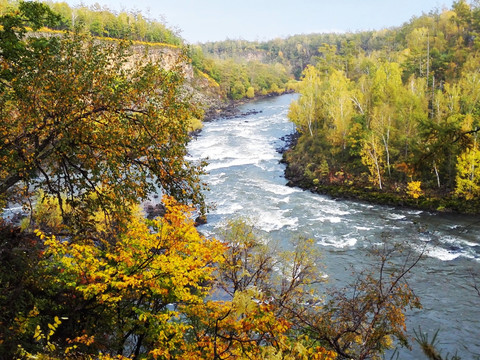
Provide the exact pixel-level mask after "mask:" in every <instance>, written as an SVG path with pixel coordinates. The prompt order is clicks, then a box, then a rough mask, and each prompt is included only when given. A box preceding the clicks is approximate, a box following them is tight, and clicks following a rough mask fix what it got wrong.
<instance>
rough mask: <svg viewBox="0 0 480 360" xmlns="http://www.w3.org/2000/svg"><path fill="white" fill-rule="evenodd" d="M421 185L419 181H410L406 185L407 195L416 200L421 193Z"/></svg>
mask: <svg viewBox="0 0 480 360" xmlns="http://www.w3.org/2000/svg"><path fill="white" fill-rule="evenodd" d="M421 185H422V182H421V181H410V182H409V183H408V184H407V194H408V195H409V196H411V197H412V198H414V199H418V198H419V197H420V196H421V195H422V193H423V191H422V188H421Z"/></svg>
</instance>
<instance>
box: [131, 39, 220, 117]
mask: <svg viewBox="0 0 480 360" xmlns="http://www.w3.org/2000/svg"><path fill="white" fill-rule="evenodd" d="M132 50H133V54H134V55H133V58H132V66H133V62H134V61H135V59H136V57H135V54H138V56H144V55H146V56H147V58H148V59H149V60H151V61H158V62H159V63H160V64H161V66H162V67H164V68H165V69H167V70H168V69H171V68H173V67H174V66H176V65H177V64H178V63H179V61H180V64H181V65H182V68H183V71H184V75H185V84H184V89H185V90H186V96H189V97H190V99H191V101H192V102H194V103H195V104H197V105H198V106H200V107H201V108H202V109H203V110H204V111H205V112H206V113H207V112H209V111H211V110H212V109H218V108H222V107H223V106H224V105H225V99H223V98H222V95H221V92H220V88H219V86H218V84H217V83H215V81H213V80H212V79H210V78H209V77H208V76H206V75H205V74H203V73H201V72H200V71H198V70H197V69H194V68H193V66H192V64H191V63H190V61H189V59H188V58H187V57H185V56H183V50H182V49H181V48H179V47H176V46H171V45H166V44H165V45H163V44H154V45H150V44H135V43H134V44H133V45H132Z"/></svg>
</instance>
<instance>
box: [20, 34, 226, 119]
mask: <svg viewBox="0 0 480 360" xmlns="http://www.w3.org/2000/svg"><path fill="white" fill-rule="evenodd" d="M63 34H64V33H63V32H61V31H48V32H31V33H28V34H27V36H33V37H51V36H58V37H60V36H62V35H63ZM98 41H105V42H109V41H117V40H114V39H102V38H99V39H98ZM131 46H132V48H131V50H132V57H131V59H130V61H129V62H128V63H127V66H132V67H133V66H135V62H136V61H138V60H139V58H141V57H143V56H145V55H146V57H147V59H148V60H151V61H153V62H157V61H158V62H159V64H160V66H162V67H163V68H165V69H167V70H168V69H171V68H173V67H175V66H176V65H178V64H179V62H180V64H181V66H182V68H183V71H184V76H185V84H184V89H185V90H186V94H185V96H188V97H189V98H190V99H191V101H192V102H194V103H196V104H197V105H198V106H200V107H201V108H202V109H203V110H204V111H205V112H208V111H209V110H210V109H218V108H222V107H223V106H224V105H225V99H223V98H222V95H221V92H220V89H219V87H218V84H216V83H215V82H214V81H212V79H209V78H208V77H207V76H205V75H204V74H202V73H201V72H199V71H198V70H195V69H194V68H193V66H192V64H191V63H190V61H189V59H188V57H186V56H184V55H183V49H182V48H180V47H178V46H175V45H169V44H151V43H139V42H133V43H132V45H131Z"/></svg>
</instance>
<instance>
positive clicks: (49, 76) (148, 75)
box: [0, 3, 202, 229]
mask: <svg viewBox="0 0 480 360" xmlns="http://www.w3.org/2000/svg"><path fill="white" fill-rule="evenodd" d="M28 4H32V3H28ZM22 6H23V5H20V9H21V11H20V13H18V15H5V16H4V17H2V18H0V21H3V23H4V24H5V21H7V20H8V19H11V18H12V19H16V21H18V22H21V21H23V19H24V17H26V16H27V15H28V14H29V11H30V10H29V8H28V7H27V8H26V9H25V10H23V7H22ZM40 9H43V10H45V9H46V7H40ZM43 10H42V11H43ZM45 11H46V10H45ZM8 21H10V20H8ZM19 24H20V23H19ZM18 26H20V25H17V26H16V27H15V29H14V30H11V29H10V28H8V27H7V26H6V25H4V28H3V29H2V30H1V31H0V36H7V35H8V34H9V33H10V32H11V31H14V33H13V34H14V37H13V38H12V39H13V40H12V41H11V42H2V43H1V44H0V50H1V51H2V53H4V54H9V56H3V57H2V58H1V59H0V60H1V62H2V69H4V72H3V73H2V74H1V75H2V76H1V78H0V80H2V82H1V84H3V86H2V87H0V104H1V112H0V120H1V121H0V123H1V125H0V133H1V134H2V138H1V142H0V160H1V162H2V168H1V169H0V200H1V201H15V200H18V201H21V202H22V203H28V201H29V199H30V197H31V196H32V195H33V192H34V191H35V190H36V189H39V188H40V189H42V190H43V191H44V192H45V193H47V194H50V195H54V196H55V197H56V198H57V199H58V203H59V206H60V209H61V211H62V215H64V214H66V213H65V211H64V210H62V209H64V208H65V206H69V207H70V208H71V209H73V210H74V211H72V212H70V213H69V219H68V220H67V219H66V218H65V220H66V222H65V225H67V226H72V227H73V228H77V229H79V228H78V227H80V228H84V227H85V226H87V224H88V223H89V220H88V219H89V218H90V217H91V215H92V213H94V212H95V211H96V210H98V209H104V210H107V211H108V210H112V209H115V214H116V215H115V216H116V217H117V219H116V221H120V220H121V217H122V212H124V211H127V212H128V208H129V207H130V204H131V203H133V202H136V201H138V200H139V199H145V198H146V197H147V196H148V194H151V193H152V192H157V191H158V189H162V190H163V191H164V192H165V193H167V194H170V195H173V196H175V197H176V198H177V199H179V200H182V201H185V202H189V201H190V202H193V203H196V204H200V206H202V205H201V203H202V195H201V192H200V188H201V187H202V186H201V183H200V181H199V179H198V175H199V174H200V173H201V169H200V167H199V166H197V165H195V164H192V163H190V162H188V161H187V160H185V155H186V151H187V150H186V144H187V142H188V140H189V137H188V130H189V125H190V119H191V118H192V117H194V116H195V115H196V114H195V112H196V111H195V109H194V108H193V107H192V106H191V105H190V104H189V103H188V98H187V97H186V96H185V94H183V90H182V88H181V86H182V82H183V75H182V74H183V71H182V66H183V64H184V63H185V59H184V58H183V56H182V54H181V53H180V52H179V53H178V59H177V62H176V64H173V66H172V67H171V68H170V70H165V69H163V68H162V67H161V65H160V64H159V63H155V62H152V61H150V60H149V59H147V58H146V57H145V58H142V57H140V58H138V57H137V58H135V59H134V58H132V56H131V55H132V54H131V52H130V50H129V47H128V44H127V43H122V42H118V43H103V42H98V41H96V40H95V39H93V38H92V37H91V36H89V35H84V34H81V33H72V34H65V35H64V36H61V37H58V38H57V37H54V38H49V39H45V38H36V37H24V35H25V28H24V27H22V26H23V25H22V26H20V27H18ZM5 34H7V35H5ZM12 49H13V50H12ZM10 55H12V56H10ZM132 104H135V106H132ZM39 175H41V176H39ZM112 220H113V219H112ZM87 227H88V226H87Z"/></svg>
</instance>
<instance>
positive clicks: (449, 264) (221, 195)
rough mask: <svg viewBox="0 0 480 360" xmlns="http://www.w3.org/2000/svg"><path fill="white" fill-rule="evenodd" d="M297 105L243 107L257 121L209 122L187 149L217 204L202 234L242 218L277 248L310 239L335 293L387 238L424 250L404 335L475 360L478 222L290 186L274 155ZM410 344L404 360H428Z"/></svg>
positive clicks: (479, 314)
mask: <svg viewBox="0 0 480 360" xmlns="http://www.w3.org/2000/svg"><path fill="white" fill-rule="evenodd" d="M295 96H296V95H294V94H289V95H282V96H279V97H274V98H268V99H264V100H260V101H257V102H252V103H249V104H247V105H243V106H242V108H241V109H240V110H241V111H242V112H247V111H251V110H255V111H257V112H258V113H255V114H251V115H248V116H246V117H238V118H230V119H218V120H215V121H213V122H209V123H206V124H205V127H204V129H203V131H202V132H201V134H200V135H199V136H198V138H197V139H196V140H193V141H191V143H190V145H189V153H190V156H191V158H192V159H201V158H208V162H209V165H208V166H207V168H206V170H207V171H208V174H207V175H206V176H205V177H204V180H205V181H206V183H207V184H208V185H209V187H210V191H209V192H208V193H206V198H207V202H209V203H211V204H214V205H215V208H214V209H213V210H211V212H210V213H209V215H208V223H207V224H206V225H202V226H201V227H200V231H202V232H204V233H206V234H210V235H214V234H215V233H216V231H217V230H218V229H219V227H221V226H222V224H223V223H224V222H225V220H227V219H230V218H232V217H236V216H246V217H249V218H251V219H252V220H253V221H254V222H255V223H256V225H257V227H258V228H260V229H261V230H263V231H265V232H266V233H268V234H269V236H270V237H271V238H274V239H277V240H279V241H285V242H287V240H288V239H290V238H291V237H294V236H298V235H303V236H307V237H310V238H313V239H315V243H316V246H318V247H319V248H320V249H321V251H322V253H323V259H324V262H325V269H324V271H325V272H326V273H327V274H328V275H329V283H330V284H332V285H338V286H342V285H344V284H346V283H347V281H349V280H350V279H351V272H352V269H353V271H360V270H362V269H364V268H365V267H368V266H370V264H369V260H366V259H367V258H366V252H367V249H368V248H369V247H370V244H371V243H372V242H373V243H375V242H377V243H378V242H379V241H380V240H381V238H382V237H383V236H384V235H385V234H387V237H388V238H389V239H390V240H389V241H394V242H401V243H404V244H405V245H407V246H408V247H410V248H411V249H413V250H414V251H416V252H418V253H419V252H420V251H422V250H423V249H425V250H426V256H425V257H424V259H423V260H421V261H420V263H419V264H418V265H417V266H416V267H415V268H414V270H413V271H412V273H411V274H410V281H409V282H410V285H411V286H412V288H413V289H414V291H415V293H416V294H417V295H418V296H419V297H420V299H421V302H422V305H423V309H421V310H415V311H411V312H409V314H408V318H407V327H408V328H409V332H410V333H411V334H413V329H416V330H418V328H419V326H421V329H422V331H423V332H426V333H429V334H430V337H432V336H433V334H434V333H435V331H436V330H438V329H439V335H438V339H439V344H440V348H441V349H442V354H443V355H446V354H447V353H450V355H452V354H455V353H458V355H460V356H461V357H462V359H464V360H467V359H476V358H480V296H479V294H477V292H476V290H475V289H474V288H473V285H474V280H473V277H472V274H476V275H477V281H478V282H479V285H480V222H479V220H480V219H478V218H477V217H469V216H459V215H451V214H450V215H448V214H435V213H430V212H425V211H417V210H411V209H398V208H394V207H386V206H379V205H371V204H366V203H361V202H354V201H347V200H335V199H332V198H329V197H327V196H322V195H317V194H312V193H310V192H307V191H303V190H301V189H298V188H290V187H287V186H286V185H285V184H286V182H287V181H286V180H285V178H284V174H283V173H284V165H282V164H280V163H279V160H280V159H281V155H280V154H279V153H278V152H277V149H278V148H280V147H282V146H284V145H285V143H284V142H283V140H281V138H282V137H284V136H285V135H287V134H290V133H292V132H293V130H294V126H293V124H292V123H291V122H289V121H288V118H287V112H288V107H289V104H290V102H291V101H292V100H293V99H294V98H295ZM412 345H413V350H412V351H411V352H410V351H408V350H406V349H405V350H401V352H400V357H399V358H400V359H422V358H424V357H423V356H422V355H421V353H420V349H419V347H418V345H416V344H414V342H412Z"/></svg>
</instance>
